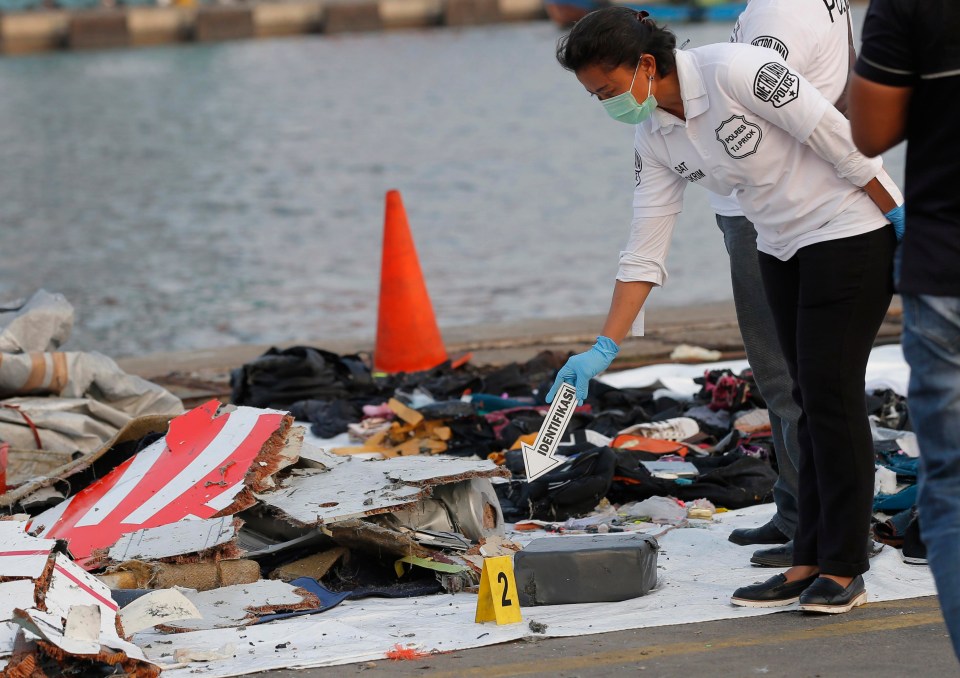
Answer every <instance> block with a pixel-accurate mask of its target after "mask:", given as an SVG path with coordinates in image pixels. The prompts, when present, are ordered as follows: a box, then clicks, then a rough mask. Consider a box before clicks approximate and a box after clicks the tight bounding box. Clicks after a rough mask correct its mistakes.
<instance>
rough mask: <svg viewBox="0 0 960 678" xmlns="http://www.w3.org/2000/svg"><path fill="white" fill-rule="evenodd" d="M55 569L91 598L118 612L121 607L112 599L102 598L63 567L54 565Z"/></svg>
mask: <svg viewBox="0 0 960 678" xmlns="http://www.w3.org/2000/svg"><path fill="white" fill-rule="evenodd" d="M54 569H55V570H57V571H58V572H60V573H61V574H63V575H64V576H65V577H66V578H67V579H69V580H70V581H72V582H73V583H74V584H76V585H77V586H79V587H80V588H81V589H83V590H84V591H86V592H87V593H89V594H90V595H91V596H93V597H94V598H96V599H97V600H98V601H100V602H101V603H103V604H104V605H106V606H107V607H109V608H110V609H111V610H113V611H114V612H116V611H117V610H118V609H119V607H120V606H119V605H117V604H116V603H115V602H113V600H112V599H110V598H104V597H103V596H101V595H100V594H99V593H97V592H96V591H94V590H93V589H92V588H90V587H89V586H87V585H86V584H84V583H83V582H82V581H81V580H80V579H79V578H78V577H77V576H76V575H74V574H73V573H72V572H69V571H68V570H66V569H65V568H64V567H63V566H62V565H54Z"/></svg>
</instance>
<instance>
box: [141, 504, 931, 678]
mask: <svg viewBox="0 0 960 678" xmlns="http://www.w3.org/2000/svg"><path fill="white" fill-rule="evenodd" d="M773 511H774V507H773V505H772V504H763V505H760V506H754V507H750V508H747V509H742V510H738V511H730V512H727V513H722V514H718V516H717V518H716V520H715V522H714V523H705V524H704V525H702V526H698V527H697V528H690V529H674V530H670V531H669V532H667V533H666V534H664V535H663V536H662V537H659V538H658V539H659V541H660V546H661V549H662V553H661V554H660V558H659V566H660V567H658V573H659V575H660V581H659V583H658V586H657V588H656V589H655V590H654V591H652V592H651V593H650V594H649V595H647V596H645V597H643V598H636V599H633V600H625V601H621V602H616V603H588V604H584V605H562V606H547V607H535V608H526V609H525V610H524V619H525V620H533V621H536V622H539V623H541V624H545V625H546V629H545V633H544V636H546V637H564V636H575V635H582V634H589V633H604V632H609V631H623V630H627V629H637V628H646V627H652V626H667V625H673V624H687V623H694V622H702V621H713V620H720V619H739V618H741V617H752V616H759V615H763V614H773V613H775V612H777V611H779V610H783V609H784V608H746V607H735V606H733V605H730V602H729V600H730V594H731V593H732V592H733V590H734V589H736V588H737V587H738V586H743V585H744V584H749V583H752V582H754V581H757V580H759V579H765V578H766V574H765V573H763V572H758V571H757V569H756V568H755V567H753V566H751V565H750V564H749V563H748V562H747V558H745V557H744V550H743V547H740V546H737V545H736V544H732V543H731V542H729V541H727V535H729V534H730V530H731V529H734V528H738V527H754V526H756V525H762V524H763V523H765V522H766V521H767V520H769V519H770V516H771V515H772V514H773ZM658 530H659V528H658ZM512 536H513V538H514V539H516V540H518V541H520V540H523V541H529V540H530V536H529V535H512ZM550 538H551V539H566V538H567V537H565V536H563V535H557V536H553V537H550ZM864 580H865V581H866V585H867V591H868V594H869V597H870V602H880V601H889V600H898V599H901V598H912V597H917V596H929V595H934V594H935V588H934V583H933V577H932V576H931V575H930V571H929V569H927V568H925V567H916V566H913V565H906V564H904V563H903V562H902V561H901V560H900V556H899V554H898V553H897V551H896V550H895V549H889V548H885V549H884V550H883V551H881V552H880V554H879V555H877V556H876V557H875V558H873V559H871V561H870V571H869V572H867V573H866V574H864ZM476 607H477V597H476V595H473V594H468V593H458V594H455V595H442V596H427V597H420V598H413V599H394V600H377V599H365V600H362V601H356V602H354V601H350V600H347V601H345V602H343V603H342V604H341V605H339V606H338V607H336V608H334V609H331V610H328V611H326V612H323V613H322V614H320V615H314V616H309V617H299V618H294V619H287V620H277V621H274V622H271V623H269V624H262V625H254V626H248V627H246V628H244V629H243V635H244V636H246V637H245V638H244V639H243V643H244V645H243V648H242V651H241V652H240V654H239V655H238V656H237V657H236V658H235V659H233V660H223V661H217V662H212V663H209V664H204V665H203V671H202V673H203V676H204V677H205V678H223V677H226V676H236V675H244V674H250V673H255V672H257V671H266V670H270V669H281V668H283V669H287V670H291V669H300V668H309V667H320V666H334V665H340V664H349V663H353V662H361V661H371V660H375V659H383V658H385V657H386V656H387V653H388V652H389V651H390V650H391V649H392V648H393V646H394V645H395V644H396V643H398V642H416V643H418V644H419V645H420V647H421V649H422V650H424V651H428V652H432V651H434V650H436V651H440V652H450V651H454V650H461V649H466V648H470V647H481V646H486V645H495V644H497V643H504V642H508V641H511V640H518V639H520V638H523V637H524V636H527V635H529V633H530V631H529V628H528V626H527V624H514V625H505V626H496V625H492V624H487V625H484V626H483V628H482V632H481V631H480V630H479V628H478V626H477V625H476V624H475V623H474V615H475V613H476ZM785 609H788V610H789V609H795V608H785ZM411 632H415V633H416V637H415V638H414V639H410V641H408V639H407V638H406V634H409V633H411ZM236 638H237V632H236V631H235V630H232V629H225V630H213V631H202V632H197V633H182V634H175V635H164V634H160V633H157V632H154V631H147V632H143V633H141V634H138V635H137V636H136V638H135V640H136V641H137V643H138V644H139V645H141V647H143V648H144V650H145V652H146V654H147V656H148V657H151V658H154V659H157V660H158V661H166V662H169V661H170V657H172V656H173V654H174V653H175V652H176V651H177V650H178V649H181V648H192V649H196V650H215V649H216V648H219V647H222V646H223V645H225V644H226V643H228V642H235V641H236ZM161 641H162V643H161ZM171 643H172V644H171ZM278 644H286V647H285V648H284V649H283V651H281V652H278V651H277V649H276V648H277V645H278ZM163 655H167V657H166V658H164V657H163ZM198 668H200V666H197V665H194V666H188V667H184V668H171V669H170V670H169V671H164V678H192V677H193V676H195V675H196V673H195V672H196V671H197V669H198Z"/></svg>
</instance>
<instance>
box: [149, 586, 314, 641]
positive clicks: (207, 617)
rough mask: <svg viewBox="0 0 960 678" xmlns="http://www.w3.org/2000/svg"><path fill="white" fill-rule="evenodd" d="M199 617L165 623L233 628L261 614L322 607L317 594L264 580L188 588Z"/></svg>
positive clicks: (183, 628)
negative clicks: (191, 589) (213, 586)
mask: <svg viewBox="0 0 960 678" xmlns="http://www.w3.org/2000/svg"><path fill="white" fill-rule="evenodd" d="M184 595H185V596H186V598H187V599H188V600H189V601H190V602H191V603H193V604H194V605H195V606H196V609H197V610H198V611H199V613H200V617H201V618H200V619H184V620H181V621H173V622H170V623H165V624H163V625H162V626H160V628H162V629H163V630H165V631H199V630H206V629H216V628H233V627H235V626H244V625H246V624H252V623H254V622H256V621H257V618H258V617H259V616H260V615H265V614H272V613H276V612H292V611H294V610H308V609H311V608H315V607H320V601H319V599H317V597H316V596H315V595H313V594H312V593H309V592H308V591H305V590H304V589H301V588H297V587H295V586H291V585H290V584H287V583H285V582H282V581H276V580H273V579H263V580H261V581H258V582H255V583H253V584H241V585H239V586H224V587H222V588H218V589H214V590H212V591H201V592H195V591H185V592H184Z"/></svg>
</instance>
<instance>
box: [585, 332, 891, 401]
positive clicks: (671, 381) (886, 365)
mask: <svg viewBox="0 0 960 678" xmlns="http://www.w3.org/2000/svg"><path fill="white" fill-rule="evenodd" d="M749 366H750V365H749V364H748V363H747V361H746V360H726V361H723V362H716V363H697V364H695V365H683V364H677V363H663V364H659V365H648V366H647V367H638V368H636V369H633V370H624V371H622V372H610V373H609V374H605V375H603V376H602V377H599V379H600V381H602V382H603V383H605V384H609V385H610V386H613V387H615V388H643V387H646V386H655V385H659V386H662V387H663V388H665V389H668V390H670V391H674V392H676V393H680V394H683V395H688V396H693V395H695V394H697V393H699V392H700V388H701V386H700V384H697V383H694V381H693V380H694V378H695V377H702V376H703V373H704V372H706V371H708V370H731V371H732V372H733V373H734V374H739V373H740V372H742V371H743V370H745V369H747V368H748V367H749ZM909 380H910V367H909V366H908V365H907V363H906V361H905V360H904V359H903V350H902V349H901V348H900V344H891V345H889V346H878V347H876V348H875V349H873V351H871V352H870V360H869V362H868V363H867V374H866V391H868V392H869V391H873V390H874V389H885V388H889V389H892V390H893V391H896V392H897V393H899V394H900V395H903V396H905V395H907V382H908V381H909Z"/></svg>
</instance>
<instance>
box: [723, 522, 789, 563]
mask: <svg viewBox="0 0 960 678" xmlns="http://www.w3.org/2000/svg"><path fill="white" fill-rule="evenodd" d="M728 539H729V540H730V541H732V542H733V543H734V544H739V545H740V546H749V545H750V544H786V543H787V542H788V541H790V537H788V536H787V535H785V534H784V533H783V532H781V531H780V530H779V529H777V526H776V525H774V524H773V523H767V524H766V525H761V526H760V527H753V528H749V529H746V528H741V529H739V530H734V531H733V532H731V533H730V536H729V537H728ZM791 564H792V563H791Z"/></svg>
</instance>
